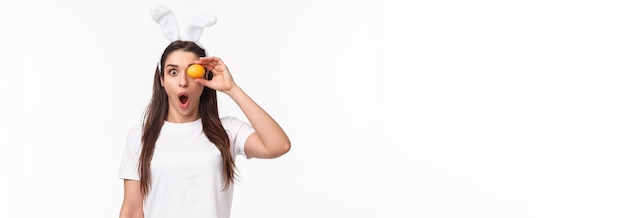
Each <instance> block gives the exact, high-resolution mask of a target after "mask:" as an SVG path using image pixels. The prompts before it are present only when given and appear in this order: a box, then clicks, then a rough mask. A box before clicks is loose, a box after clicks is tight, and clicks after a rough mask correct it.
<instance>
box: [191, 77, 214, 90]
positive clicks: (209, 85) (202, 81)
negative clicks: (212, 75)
mask: <svg viewBox="0 0 626 218" xmlns="http://www.w3.org/2000/svg"><path fill="white" fill-rule="evenodd" d="M194 81H195V82H197V83H200V84H201V85H203V86H206V87H209V88H211V85H212V83H211V81H210V80H205V79H194Z"/></svg>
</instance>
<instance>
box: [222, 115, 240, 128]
mask: <svg viewBox="0 0 626 218" xmlns="http://www.w3.org/2000/svg"><path fill="white" fill-rule="evenodd" d="M220 121H221V122H222V125H223V126H224V127H226V126H230V125H237V124H239V125H241V123H243V121H241V120H240V119H239V118H237V117H233V116H225V117H221V118H220Z"/></svg>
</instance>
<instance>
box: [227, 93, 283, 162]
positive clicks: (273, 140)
mask: <svg viewBox="0 0 626 218" xmlns="http://www.w3.org/2000/svg"><path fill="white" fill-rule="evenodd" d="M225 93H226V94H227V95H228V96H230V97H231V98H232V99H233V100H234V101H235V103H237V105H238V106H239V108H241V110H242V111H243V113H244V114H245V115H246V117H247V118H248V120H249V121H250V124H251V125H252V127H253V128H254V130H255V131H256V133H257V135H258V136H259V138H260V139H261V141H262V142H263V145H264V146H265V147H266V149H267V150H275V151H286V150H289V148H290V146H291V144H290V142H289V138H288V137H287V134H285V132H284V131H283V129H282V128H281V127H280V125H278V123H277V122H276V121H275V120H274V119H273V118H272V117H271V116H270V115H269V114H268V113H267V112H266V111H265V110H263V108H261V107H260V106H259V105H258V104H257V103H256V102H254V100H252V98H250V96H248V95H247V94H246V93H245V92H244V91H243V90H242V89H241V88H240V87H239V86H234V87H233V88H232V89H230V90H229V91H228V92H225Z"/></svg>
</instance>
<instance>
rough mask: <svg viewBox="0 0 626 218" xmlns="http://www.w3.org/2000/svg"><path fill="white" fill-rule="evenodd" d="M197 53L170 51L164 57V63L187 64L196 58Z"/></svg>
mask: <svg viewBox="0 0 626 218" xmlns="http://www.w3.org/2000/svg"><path fill="white" fill-rule="evenodd" d="M198 58H199V57H198V55H196V54H194V53H193V52H189V51H183V50H176V51H173V52H172V53H170V54H169V55H168V56H167V58H165V65H167V64H185V65H186V64H188V63H191V62H194V61H196V60H198Z"/></svg>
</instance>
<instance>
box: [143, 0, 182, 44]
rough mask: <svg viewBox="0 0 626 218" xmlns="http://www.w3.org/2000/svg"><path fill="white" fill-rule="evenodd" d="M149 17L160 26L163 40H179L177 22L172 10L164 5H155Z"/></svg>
mask: <svg viewBox="0 0 626 218" xmlns="http://www.w3.org/2000/svg"><path fill="white" fill-rule="evenodd" d="M150 15H151V16H152V19H153V20H154V21H155V22H157V23H158V24H159V25H160V26H161V32H163V35H165V38H167V39H168V40H170V42H173V41H176V40H178V39H180V33H179V30H178V22H177V21H176V17H175V16H174V13H173V12H172V10H170V9H169V8H168V7H165V6H164V5H161V4H158V5H155V6H154V7H153V8H152V10H151V13H150Z"/></svg>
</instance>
